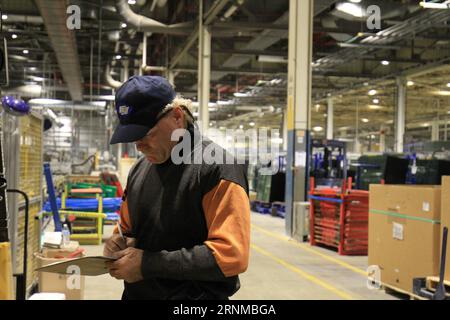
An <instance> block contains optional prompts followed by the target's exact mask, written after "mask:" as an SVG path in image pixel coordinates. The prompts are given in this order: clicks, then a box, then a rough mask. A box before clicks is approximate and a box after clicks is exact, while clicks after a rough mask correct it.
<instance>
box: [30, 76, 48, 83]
mask: <svg viewBox="0 0 450 320" xmlns="http://www.w3.org/2000/svg"><path fill="white" fill-rule="evenodd" d="M27 78H28V79H31V80H33V81H37V82H42V81H44V80H45V79H44V78H42V77H35V76H28V77H27Z"/></svg>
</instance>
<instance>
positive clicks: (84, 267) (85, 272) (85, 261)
mask: <svg viewBox="0 0 450 320" xmlns="http://www.w3.org/2000/svg"><path fill="white" fill-rule="evenodd" d="M116 260H117V259H116V258H112V257H105V256H92V257H82V258H77V259H70V260H64V261H62V262H55V263H51V264H48V265H45V266H42V267H40V268H37V269H36V271H40V272H51V273H59V274H68V275H72V274H74V270H76V269H74V266H75V267H78V268H79V270H80V275H82V276H99V275H102V274H105V273H108V272H109V271H108V268H107V267H106V262H108V261H116Z"/></svg>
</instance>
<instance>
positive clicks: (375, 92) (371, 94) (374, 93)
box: [369, 89, 378, 96]
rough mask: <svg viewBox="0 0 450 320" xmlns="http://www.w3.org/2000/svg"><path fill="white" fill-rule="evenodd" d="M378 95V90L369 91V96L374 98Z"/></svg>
mask: <svg viewBox="0 0 450 320" xmlns="http://www.w3.org/2000/svg"><path fill="white" fill-rule="evenodd" d="M377 93H378V91H377V90H374V89H372V90H370V91H369V96H374V95H376V94H377Z"/></svg>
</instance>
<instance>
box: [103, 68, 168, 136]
mask: <svg viewBox="0 0 450 320" xmlns="http://www.w3.org/2000/svg"><path fill="white" fill-rule="evenodd" d="M175 95H176V94H175V91H174V89H173V88H172V86H171V84H170V83H169V81H167V80H166V79H165V78H163V77H158V76H133V77H131V78H130V79H128V80H127V81H126V82H125V83H124V84H123V85H122V86H121V87H120V88H119V89H118V90H117V92H116V112H117V116H118V117H119V122H120V123H119V125H118V126H117V128H116V129H115V130H114V133H113V135H112V137H111V141H110V144H115V143H126V142H134V141H137V140H139V139H142V138H143V137H145V135H146V134H147V133H148V131H149V130H150V129H151V128H153V127H154V126H155V125H156V123H157V122H158V119H157V116H158V114H159V113H160V112H161V111H162V110H163V109H164V107H165V106H167V105H168V104H170V103H172V101H173V99H174V98H175Z"/></svg>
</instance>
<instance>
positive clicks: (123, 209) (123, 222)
mask: <svg viewBox="0 0 450 320" xmlns="http://www.w3.org/2000/svg"><path fill="white" fill-rule="evenodd" d="M119 216H120V226H121V228H122V232H123V233H124V234H131V221H130V214H129V212H128V202H127V199H125V200H123V201H122V203H121V204H120V211H119ZM113 232H114V233H119V230H118V228H117V224H116V226H115V227H114V231H113Z"/></svg>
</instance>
